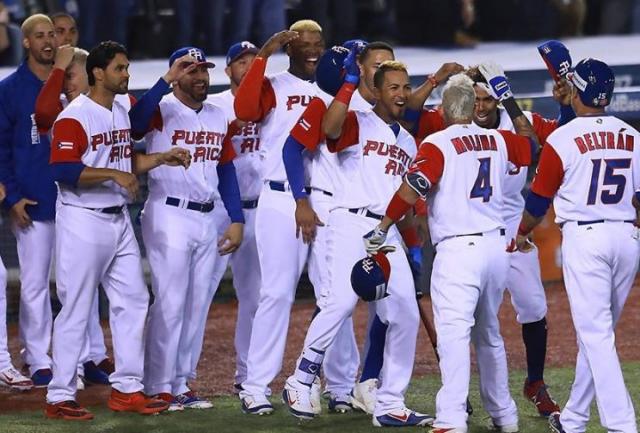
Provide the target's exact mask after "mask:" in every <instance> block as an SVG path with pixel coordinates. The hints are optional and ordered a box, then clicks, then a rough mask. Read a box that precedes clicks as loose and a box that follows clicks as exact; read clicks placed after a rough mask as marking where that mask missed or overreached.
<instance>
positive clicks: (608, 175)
mask: <svg viewBox="0 0 640 433" xmlns="http://www.w3.org/2000/svg"><path fill="white" fill-rule="evenodd" d="M602 161H604V164H605V168H604V179H602V186H615V190H613V192H612V191H611V190H602V191H601V193H600V201H601V202H602V204H616V203H618V202H620V200H622V195H623V194H624V187H625V185H626V184H627V177H626V176H625V175H624V174H622V173H616V170H618V169H620V170H623V169H626V168H629V167H631V159H630V158H615V159H592V160H591V163H592V164H593V170H592V171H591V185H590V186H589V195H588V196H587V204H595V203H596V198H597V197H598V188H599V185H600V171H601V170H600V168H601V167H602Z"/></svg>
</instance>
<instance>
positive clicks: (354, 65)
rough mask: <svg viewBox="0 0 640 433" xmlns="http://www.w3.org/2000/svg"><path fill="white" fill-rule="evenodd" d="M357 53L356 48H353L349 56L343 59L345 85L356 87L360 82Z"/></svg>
mask: <svg viewBox="0 0 640 433" xmlns="http://www.w3.org/2000/svg"><path fill="white" fill-rule="evenodd" d="M358 53H359V50H358V49H357V47H354V48H353V49H352V50H351V51H350V52H349V55H348V56H347V57H346V58H345V59H344V63H343V66H344V70H345V72H346V75H345V77H344V81H346V82H347V83H351V84H355V85H356V86H357V85H358V83H359V82H360V67H359V66H358Z"/></svg>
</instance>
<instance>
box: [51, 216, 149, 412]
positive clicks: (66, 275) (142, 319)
mask: <svg viewBox="0 0 640 433" xmlns="http://www.w3.org/2000/svg"><path fill="white" fill-rule="evenodd" d="M56 282H57V290H58V298H60V302H61V303H62V309H61V310H60V313H59V314H58V316H57V317H56V320H55V323H54V326H53V351H52V352H53V379H52V380H51V383H50V384H49V388H48V392H47V401H48V402H49V403H57V402H60V401H65V400H74V399H75V394H76V369H77V365H78V361H79V360H80V355H81V351H82V344H81V343H82V342H83V341H84V340H85V338H86V333H87V323H88V321H89V317H90V316H91V314H92V313H91V311H92V310H91V308H92V304H93V299H94V298H95V296H96V295H97V290H96V288H97V287H98V284H99V283H102V286H103V287H104V289H105V292H106V294H107V297H108V298H109V324H110V327H111V334H112V336H113V352H114V358H115V365H116V371H115V372H114V373H113V374H111V375H110V376H109V380H110V381H111V386H112V387H113V388H115V389H117V390H118V391H120V392H125V393H130V392H137V391H141V390H142V388H143V386H142V375H143V369H144V328H145V323H146V318H147V309H148V305H149V291H148V289H147V286H146V285H145V284H144V279H143V275H142V265H141V262H140V249H139V248H138V243H137V241H136V238H135V235H134V233H133V227H132V226H131V219H130V217H129V212H128V211H127V209H126V208H125V209H124V211H123V212H122V213H121V214H117V215H111V214H104V213H100V212H96V211H92V210H89V209H84V208H80V207H75V206H67V205H59V206H58V209H57V215H56Z"/></svg>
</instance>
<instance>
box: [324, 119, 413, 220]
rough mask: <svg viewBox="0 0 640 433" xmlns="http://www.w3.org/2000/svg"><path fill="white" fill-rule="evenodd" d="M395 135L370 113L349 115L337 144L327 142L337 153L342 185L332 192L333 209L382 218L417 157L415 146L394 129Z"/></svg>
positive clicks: (401, 130) (408, 135) (406, 136)
mask: <svg viewBox="0 0 640 433" xmlns="http://www.w3.org/2000/svg"><path fill="white" fill-rule="evenodd" d="M396 127H397V129H396V130H397V135H396V133H395V132H394V131H393V130H392V128H391V126H390V125H387V124H386V123H385V122H384V121H383V120H382V119H381V118H380V117H378V115H377V114H375V113H374V112H373V111H372V110H368V111H349V112H348V113H347V118H346V119H345V122H344V124H343V126H342V135H341V136H340V137H339V138H338V139H337V140H328V141H327V145H328V147H329V150H331V151H333V152H339V153H338V160H339V163H340V167H341V170H342V171H343V173H344V183H343V184H342V185H341V186H340V188H337V189H336V191H335V205H336V207H341V208H367V209H369V211H371V212H373V213H376V214H379V215H384V213H385V210H386V208H387V204H388V203H389V200H391V197H392V196H393V194H394V193H395V192H396V190H397V189H398V187H399V186H400V184H401V183H402V176H403V175H404V174H405V173H406V172H407V170H408V169H409V166H410V165H411V163H412V162H413V159H414V157H415V156H416V152H417V149H416V142H415V140H414V138H413V137H412V136H411V134H409V132H407V131H406V130H405V129H404V128H402V127H400V126H399V125H396Z"/></svg>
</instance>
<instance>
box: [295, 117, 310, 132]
mask: <svg viewBox="0 0 640 433" xmlns="http://www.w3.org/2000/svg"><path fill="white" fill-rule="evenodd" d="M298 124H299V125H300V126H301V127H302V129H304V130H305V131H308V130H310V129H311V125H310V124H309V122H307V121H306V120H305V119H300V120H299V121H298Z"/></svg>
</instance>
